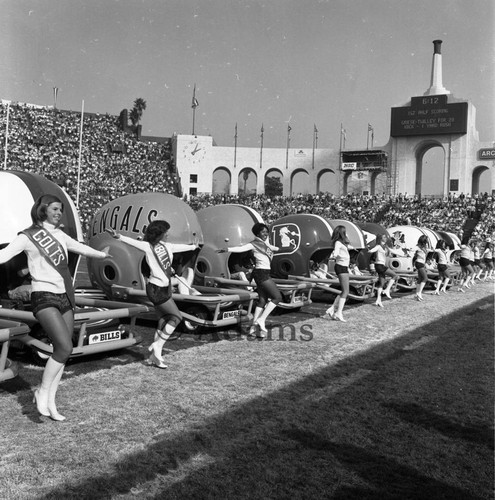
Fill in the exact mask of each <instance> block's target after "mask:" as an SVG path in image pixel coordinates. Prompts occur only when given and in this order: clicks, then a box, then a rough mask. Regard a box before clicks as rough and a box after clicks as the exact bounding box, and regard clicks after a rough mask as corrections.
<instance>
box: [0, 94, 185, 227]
mask: <svg viewBox="0 0 495 500" xmlns="http://www.w3.org/2000/svg"><path fill="white" fill-rule="evenodd" d="M7 128H8V136H7V139H8V145H7V151H8V154H7V168H8V169H9V170H25V171H29V172H33V173H38V174H41V175H43V176H44V177H46V178H48V179H50V180H51V181H54V182H56V183H57V184H59V185H61V186H63V187H64V188H65V189H66V190H67V191H68V193H69V195H70V196H71V198H72V199H73V200H74V201H75V200H76V197H77V183H78V175H79V187H80V191H79V193H80V196H79V213H80V216H81V223H82V225H83V228H86V227H87V225H88V223H89V220H90V218H91V217H92V216H93V214H94V213H95V212H96V210H98V209H99V208H100V207H101V206H102V205H103V204H105V203H107V202H108V201H110V200H113V199H115V198H118V197H120V196H123V195H125V194H130V193H135V192H140V191H159V192H164V193H171V194H178V192H177V190H176V189H177V186H178V182H179V180H178V177H177V175H176V171H175V168H174V166H173V162H172V159H171V143H170V140H168V141H166V142H164V143H161V142H145V141H139V140H138V139H137V137H136V136H135V135H134V134H130V133H127V132H124V131H123V130H122V129H121V128H119V122H118V119H117V117H115V116H111V115H108V114H103V115H102V114H94V113H85V114H84V117H83V126H82V128H83V134H82V143H81V148H80V135H81V134H80V129H81V113H79V112H73V111H60V110H58V109H54V108H51V107H44V106H34V105H30V104H22V103H8V102H6V101H2V103H1V105H0V138H2V144H5V136H6V133H7ZM80 149H81V161H80V170H79V150H80Z"/></svg>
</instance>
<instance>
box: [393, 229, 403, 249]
mask: <svg viewBox="0 0 495 500" xmlns="http://www.w3.org/2000/svg"><path fill="white" fill-rule="evenodd" d="M392 241H393V247H394V248H404V247H405V246H406V235H405V234H404V233H403V232H402V231H395V232H394V234H393V235H392Z"/></svg>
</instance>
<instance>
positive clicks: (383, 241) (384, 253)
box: [369, 234, 404, 307]
mask: <svg viewBox="0 0 495 500" xmlns="http://www.w3.org/2000/svg"><path fill="white" fill-rule="evenodd" d="M387 240H388V236H387V235H386V234H382V235H381V236H380V238H379V242H378V243H377V245H376V246H375V247H373V248H372V249H371V250H369V253H370V254H373V253H376V258H375V270H376V272H377V274H378V289H377V292H376V302H375V305H376V306H379V307H383V304H382V293H383V294H384V295H385V296H386V297H388V298H389V299H391V298H392V297H391V296H390V290H392V286H393V285H394V283H395V280H396V278H397V274H396V273H395V272H394V271H393V270H392V269H390V268H389V267H388V266H387V257H388V256H389V255H390V254H393V255H404V252H403V251H400V252H399V251H397V250H393V249H391V248H390V247H389V246H388V245H387ZM387 276H389V277H390V279H389V281H388V284H387V288H385V290H383V286H384V285H385V281H386V279H387Z"/></svg>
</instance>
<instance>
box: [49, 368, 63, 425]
mask: <svg viewBox="0 0 495 500" xmlns="http://www.w3.org/2000/svg"><path fill="white" fill-rule="evenodd" d="M64 369H65V365H62V368H60V370H59V372H58V373H57V375H56V377H55V378H54V380H53V382H52V385H51V386H50V389H49V391H48V411H49V412H50V417H51V418H52V419H53V420H57V421H59V422H62V421H63V420H65V417H64V416H63V415H61V414H60V413H59V412H58V410H57V405H56V404H55V396H56V395H57V390H58V386H59V384H60V379H61V378H62V375H63V373H64Z"/></svg>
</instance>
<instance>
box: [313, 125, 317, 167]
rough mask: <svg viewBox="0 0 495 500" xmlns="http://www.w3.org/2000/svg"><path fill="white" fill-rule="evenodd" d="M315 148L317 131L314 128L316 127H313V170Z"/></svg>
mask: <svg viewBox="0 0 495 500" xmlns="http://www.w3.org/2000/svg"><path fill="white" fill-rule="evenodd" d="M317 147H318V129H317V128H316V125H314V128H313V161H312V168H313V170H314V168H315V149H316V148H317Z"/></svg>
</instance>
